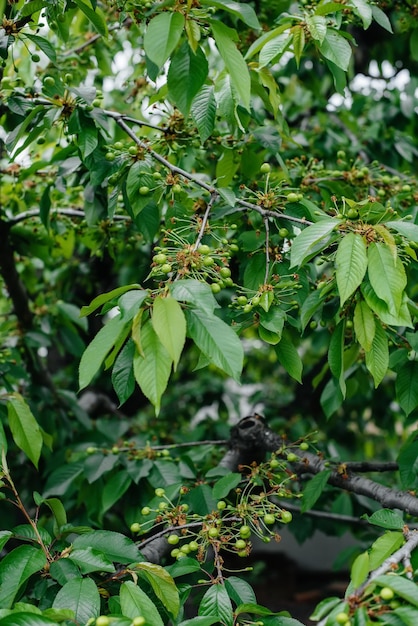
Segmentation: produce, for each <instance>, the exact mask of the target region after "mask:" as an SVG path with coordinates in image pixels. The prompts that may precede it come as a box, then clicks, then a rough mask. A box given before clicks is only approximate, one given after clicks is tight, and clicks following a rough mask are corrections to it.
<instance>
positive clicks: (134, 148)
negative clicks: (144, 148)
mask: <svg viewBox="0 0 418 626" xmlns="http://www.w3.org/2000/svg"><path fill="white" fill-rule="evenodd" d="M128 152H129V154H130V155H131V156H135V155H136V154H137V153H138V150H137V149H136V147H135V146H131V147H130V148H128Z"/></svg>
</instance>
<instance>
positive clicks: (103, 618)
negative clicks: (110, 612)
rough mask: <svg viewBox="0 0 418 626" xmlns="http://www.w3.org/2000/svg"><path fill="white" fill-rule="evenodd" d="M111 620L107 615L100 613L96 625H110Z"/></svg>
mask: <svg viewBox="0 0 418 626" xmlns="http://www.w3.org/2000/svg"><path fill="white" fill-rule="evenodd" d="M109 624H110V620H109V618H108V617H107V616H106V615H99V617H97V618H96V626H109Z"/></svg>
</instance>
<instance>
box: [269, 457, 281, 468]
mask: <svg viewBox="0 0 418 626" xmlns="http://www.w3.org/2000/svg"><path fill="white" fill-rule="evenodd" d="M279 465H280V461H278V460H277V459H271V460H270V467H271V468H273V469H275V468H276V467H279Z"/></svg>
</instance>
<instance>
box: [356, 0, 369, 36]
mask: <svg viewBox="0 0 418 626" xmlns="http://www.w3.org/2000/svg"><path fill="white" fill-rule="evenodd" d="M350 4H351V6H352V7H353V8H354V13H355V14H356V15H358V16H359V18H360V19H361V21H362V22H363V28H364V30H366V29H367V28H369V26H370V24H371V23H372V19H373V11H372V7H371V6H370V4H369V3H368V2H367V0H350Z"/></svg>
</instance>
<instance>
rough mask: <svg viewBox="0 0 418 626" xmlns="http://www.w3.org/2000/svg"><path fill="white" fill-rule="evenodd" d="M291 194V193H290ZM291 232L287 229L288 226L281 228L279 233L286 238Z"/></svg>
mask: <svg viewBox="0 0 418 626" xmlns="http://www.w3.org/2000/svg"><path fill="white" fill-rule="evenodd" d="M289 195H290V194H289ZM288 234H289V231H288V230H287V228H280V229H279V235H280V237H282V239H284V238H285V237H287V236H288Z"/></svg>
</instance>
